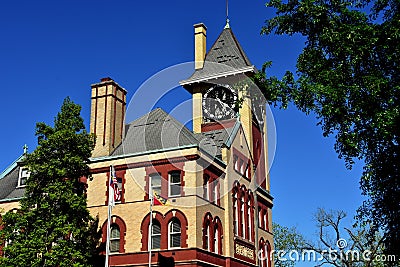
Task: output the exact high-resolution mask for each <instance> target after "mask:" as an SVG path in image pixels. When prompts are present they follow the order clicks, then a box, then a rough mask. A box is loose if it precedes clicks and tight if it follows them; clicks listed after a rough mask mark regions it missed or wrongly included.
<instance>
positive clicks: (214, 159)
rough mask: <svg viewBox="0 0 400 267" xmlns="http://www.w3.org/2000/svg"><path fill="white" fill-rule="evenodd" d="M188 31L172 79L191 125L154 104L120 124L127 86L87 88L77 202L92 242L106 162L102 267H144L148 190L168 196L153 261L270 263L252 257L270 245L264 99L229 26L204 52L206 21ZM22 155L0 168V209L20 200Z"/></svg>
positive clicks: (156, 220) (156, 211) (106, 82)
mask: <svg viewBox="0 0 400 267" xmlns="http://www.w3.org/2000/svg"><path fill="white" fill-rule="evenodd" d="M194 28H195V36H194V38H195V70H194V72H193V74H192V75H191V76H190V77H188V78H187V79H186V80H184V81H181V85H182V86H183V87H184V88H185V89H186V90H188V92H190V93H191V94H192V103H193V131H191V130H189V129H188V128H186V127H185V126H184V125H182V124H181V123H180V122H178V121H177V120H176V119H174V118H173V117H171V116H170V115H169V114H167V113H166V112H165V111H163V110H162V109H160V108H158V109H154V110H152V111H151V112H149V113H147V114H145V115H143V116H142V117H140V118H138V119H136V120H134V121H132V122H129V123H126V122H125V113H126V93H127V91H126V90H125V89H124V88H122V87H121V86H120V85H119V84H118V83H117V82H115V81H114V80H112V79H111V78H104V79H101V81H100V82H99V83H96V84H93V85H92V86H91V116H90V131H91V132H92V133H94V134H96V136H97V142H96V147H95V149H94V151H93V157H92V159H91V163H90V169H91V172H92V176H93V179H91V180H88V186H87V201H88V207H89V209H90V211H91V213H92V214H93V215H94V216H96V215H98V216H99V218H100V222H101V226H102V231H103V238H102V242H105V240H106V228H107V203H108V199H107V197H108V186H107V182H108V180H109V177H110V166H114V168H115V171H116V176H117V178H118V179H117V180H118V186H119V189H120V192H121V195H122V197H121V201H120V202H118V203H117V204H116V206H115V207H114V209H113V214H112V221H111V240H110V248H111V256H110V266H148V260H149V248H148V244H149V240H148V238H149V222H150V214H149V206H150V205H149V204H150V201H149V192H150V190H153V191H154V192H157V193H158V194H159V195H161V196H163V197H164V198H167V199H168V202H169V205H166V206H154V207H153V220H152V221H153V226H152V229H151V242H150V243H151V246H152V253H151V254H152V256H151V259H152V262H153V263H154V264H156V263H157V262H158V261H159V258H160V257H173V258H174V261H175V265H176V266H178V265H179V266H232V267H233V266H238V267H240V266H264V267H266V266H271V265H272V263H271V262H270V261H269V260H268V259H265V260H259V259H258V257H257V255H258V254H259V255H261V256H265V255H266V254H269V253H270V251H271V249H272V247H271V246H272V244H273V236H272V233H271V227H272V223H271V208H272V205H273V203H272V200H273V198H272V197H271V195H270V193H269V189H270V188H269V184H270V183H269V176H268V174H267V168H266V166H267V137H266V136H267V135H266V134H265V133H266V131H267V129H266V113H265V109H264V108H262V106H264V107H265V102H261V104H260V101H259V100H257V99H256V98H255V97H254V94H253V93H252V92H251V86H249V85H248V83H246V82H243V80H246V78H247V77H250V76H251V75H253V74H254V73H255V71H256V70H255V67H254V66H253V65H252V64H251V63H250V60H249V59H248V58H247V56H246V54H245V53H244V51H243V49H242V48H241V46H240V44H239V42H238V40H237V39H236V37H235V35H234V34H233V32H232V29H231V28H230V27H229V24H227V25H226V26H225V28H224V29H223V31H222V32H221V34H220V35H219V37H218V38H217V40H216V41H215V42H214V44H213V45H212V47H211V48H210V50H209V51H208V52H207V53H206V27H205V26H204V25H203V24H196V25H194ZM239 100H240V101H239ZM257 101H258V102H257ZM238 102H240V103H241V105H238V104H237V103H238ZM256 103H257V104H256ZM22 158H23V156H21V157H20V158H19V159H17V160H16V161H15V162H14V163H13V164H11V165H10V167H8V168H7V169H6V170H5V171H4V172H3V173H2V174H1V175H0V207H1V208H2V209H3V210H4V211H7V210H11V209H15V208H18V201H19V199H21V197H23V192H24V184H25V181H26V179H29V178H28V172H27V169H26V168H25V167H24V166H21V164H20V162H21V159H22ZM259 251H261V252H260V253H258V252H259Z"/></svg>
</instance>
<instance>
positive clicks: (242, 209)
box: [240, 197, 247, 238]
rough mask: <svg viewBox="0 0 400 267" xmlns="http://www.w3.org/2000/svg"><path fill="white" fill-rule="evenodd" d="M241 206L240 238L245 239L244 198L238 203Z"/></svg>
mask: <svg viewBox="0 0 400 267" xmlns="http://www.w3.org/2000/svg"><path fill="white" fill-rule="evenodd" d="M240 204H241V205H242V207H241V211H240V212H241V216H242V237H243V238H246V228H247V227H246V215H245V201H244V197H242V201H241V203H240Z"/></svg>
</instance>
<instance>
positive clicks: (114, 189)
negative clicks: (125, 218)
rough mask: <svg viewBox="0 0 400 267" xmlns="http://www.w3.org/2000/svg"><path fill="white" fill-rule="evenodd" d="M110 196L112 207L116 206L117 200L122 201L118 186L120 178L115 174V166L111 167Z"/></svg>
mask: <svg viewBox="0 0 400 267" xmlns="http://www.w3.org/2000/svg"><path fill="white" fill-rule="evenodd" d="M109 191H110V194H109V198H110V205H111V206H112V207H114V206H115V202H116V201H121V191H120V190H119V188H118V180H117V176H116V175H115V169H114V166H111V167H110V187H109Z"/></svg>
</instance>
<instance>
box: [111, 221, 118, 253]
mask: <svg viewBox="0 0 400 267" xmlns="http://www.w3.org/2000/svg"><path fill="white" fill-rule="evenodd" d="M114 227H116V228H117V229H118V233H119V236H118V237H115V238H113V237H112V235H111V233H112V230H113V228H114ZM110 228H111V229H110V240H109V242H110V253H119V247H120V245H121V229H120V228H119V226H118V224H112V225H111V226H110ZM117 240H118V244H119V245H118V250H117V251H111V242H113V241H117Z"/></svg>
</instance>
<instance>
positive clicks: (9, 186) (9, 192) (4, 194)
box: [0, 166, 25, 200]
mask: <svg viewBox="0 0 400 267" xmlns="http://www.w3.org/2000/svg"><path fill="white" fill-rule="evenodd" d="M19 168H20V167H19V166H15V167H14V169H12V170H11V171H10V172H9V173H7V174H5V175H4V177H3V178H2V179H0V200H5V199H14V198H15V199H19V198H21V197H23V196H24V192H25V188H23V187H22V188H21V187H20V188H17V185H18V178H19Z"/></svg>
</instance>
